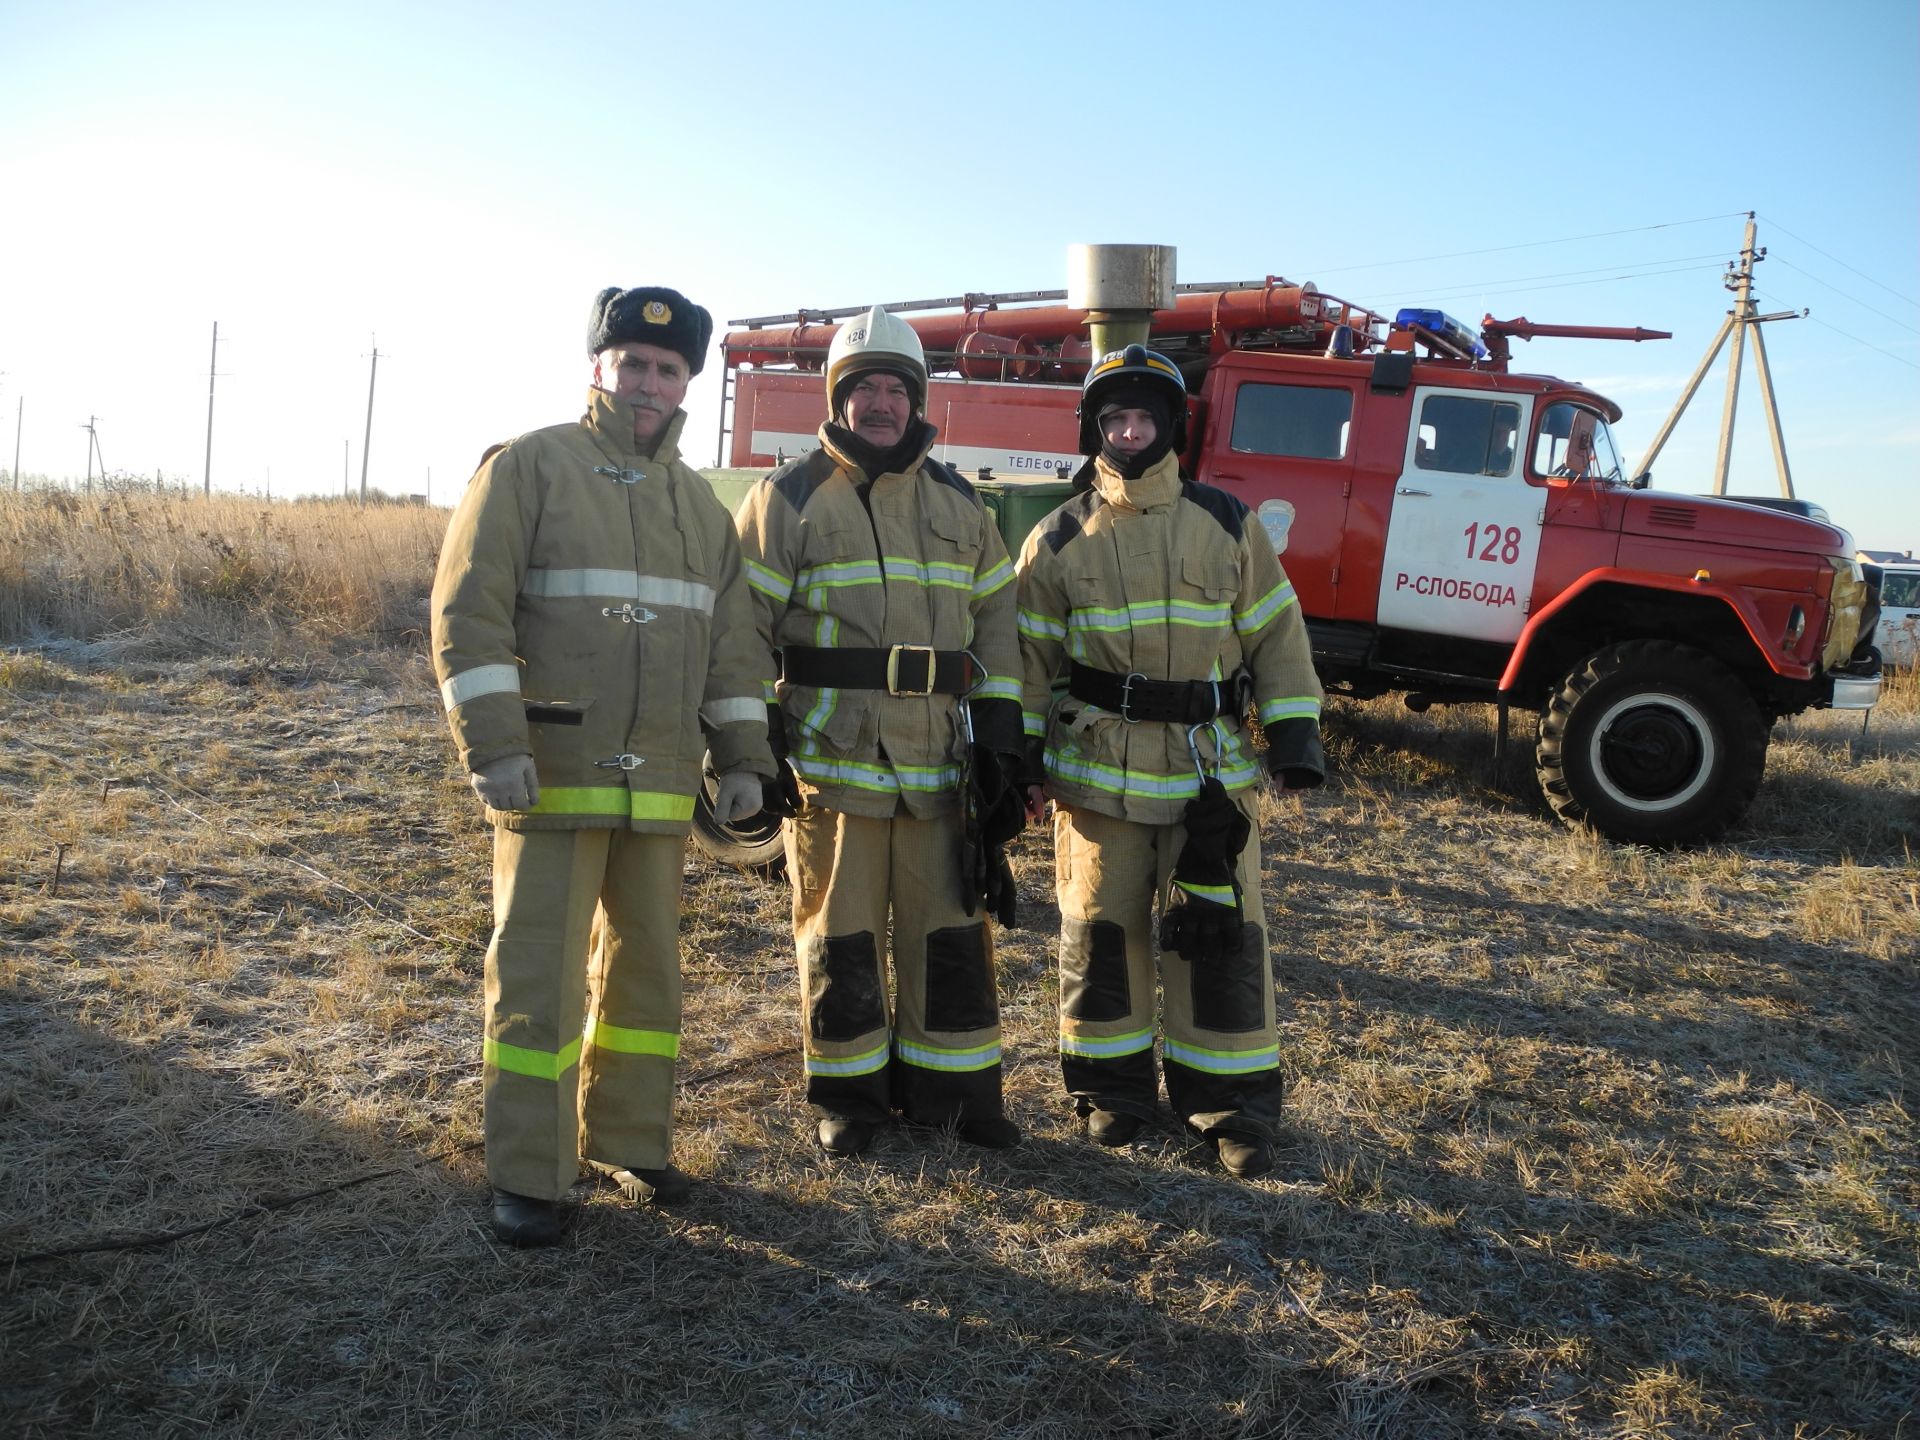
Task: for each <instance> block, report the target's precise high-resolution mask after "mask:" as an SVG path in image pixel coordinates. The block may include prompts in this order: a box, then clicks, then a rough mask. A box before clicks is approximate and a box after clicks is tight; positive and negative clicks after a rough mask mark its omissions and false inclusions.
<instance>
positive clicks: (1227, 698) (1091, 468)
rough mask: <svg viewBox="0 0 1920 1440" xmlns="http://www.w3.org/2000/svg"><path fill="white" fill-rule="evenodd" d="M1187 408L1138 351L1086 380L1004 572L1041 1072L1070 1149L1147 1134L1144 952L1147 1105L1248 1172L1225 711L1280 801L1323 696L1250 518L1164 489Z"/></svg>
mask: <svg viewBox="0 0 1920 1440" xmlns="http://www.w3.org/2000/svg"><path fill="white" fill-rule="evenodd" d="M1186 408H1187V396H1186V386H1185V383H1184V381H1183V380H1182V378H1181V375H1180V372H1179V370H1178V369H1177V368H1176V367H1175V366H1174V365H1173V363H1172V362H1171V361H1169V360H1168V359H1167V358H1166V357H1165V356H1163V355H1160V354H1158V353H1157V352H1155V351H1152V350H1149V349H1147V348H1146V347H1145V346H1142V345H1129V346H1127V347H1126V348H1125V349H1124V350H1120V351H1115V352H1113V353H1111V354H1108V355H1106V356H1103V357H1102V358H1101V359H1100V360H1099V361H1097V362H1096V363H1095V364H1094V365H1093V366H1092V367H1091V369H1090V370H1089V372H1088V375H1087V381H1086V386H1085V389H1084V391H1083V392H1082V396H1081V404H1080V448H1081V451H1082V453H1084V454H1086V455H1088V456H1090V457H1092V459H1091V461H1090V463H1089V464H1087V465H1084V466H1082V468H1081V470H1080V474H1079V476H1078V477H1077V479H1078V482H1079V484H1080V485H1081V486H1082V487H1083V488H1081V489H1080V491H1079V493H1078V494H1076V495H1075V496H1074V498H1072V499H1071V500H1069V501H1067V502H1066V504H1064V505H1062V506H1061V507H1060V508H1059V509H1058V510H1056V511H1054V512H1053V514H1052V515H1050V516H1048V517H1047V518H1046V519H1045V520H1043V521H1042V522H1041V523H1040V525H1039V526H1038V527H1037V528H1036V529H1035V530H1034V531H1033V533H1032V534H1030V535H1029V536H1028V537H1027V541H1026V544H1025V546H1024V547H1023V548H1022V551H1021V556H1020V567H1019V573H1020V621H1019V623H1020V643H1021V650H1022V655H1023V664H1024V683H1025V692H1024V703H1023V709H1024V712H1025V713H1024V725H1025V730H1026V733H1027V736H1028V738H1029V743H1030V744H1031V745H1032V746H1033V747H1034V748H1035V749H1038V750H1040V751H1041V752H1042V758H1041V763H1043V764H1044V770H1045V775H1046V793H1047V794H1048V795H1050V796H1051V797H1052V799H1053V800H1054V801H1055V805H1056V809H1055V817H1054V850H1055V866H1056V873H1057V884H1058V889H1059V900H1060V916H1061V926H1060V930H1061V934H1060V1063H1061V1070H1062V1073H1063V1075H1064V1078H1065V1081H1066V1088H1067V1092H1068V1094H1069V1095H1071V1096H1072V1097H1073V1100H1074V1104H1075V1108H1076V1110H1077V1111H1078V1113H1079V1114H1080V1115H1081V1116H1082V1117H1083V1118H1084V1120H1085V1122H1086V1126H1087V1133H1088V1135H1089V1137H1090V1138H1091V1139H1093V1140H1095V1141H1096V1142H1098V1143H1100V1144H1102V1145H1116V1146H1117V1145H1125V1144H1127V1143H1128V1142H1129V1141H1131V1140H1133V1139H1134V1138H1135V1137H1136V1136H1137V1135H1138V1134H1139V1133H1140V1131H1141V1129H1142V1127H1143V1126H1144V1125H1145V1124H1146V1123H1147V1122H1148V1121H1149V1120H1151V1119H1152V1117H1153V1113H1154V1101H1155V1095H1156V1092H1157V1090H1158V1085H1157V1082H1156V1077H1155V1074H1154V1010H1155V990H1156V985H1155V979H1156V974H1155V954H1156V949H1157V950H1158V956H1159V966H1158V979H1159V982H1160V984H1159V988H1160V989H1161V990H1162V991H1163V993H1164V996H1165V1014H1164V1016H1163V1024H1164V1035H1165V1041H1164V1057H1163V1068H1164V1071H1165V1075H1166V1088H1167V1099H1168V1101H1169V1103H1170V1104H1171V1106H1172V1108H1173V1111H1174V1113H1175V1115H1177V1116H1178V1117H1179V1119H1180V1120H1181V1121H1182V1122H1183V1123H1184V1124H1185V1125H1186V1126H1187V1127H1188V1128H1189V1129H1190V1130H1192V1131H1194V1132H1196V1133H1197V1134H1199V1135H1200V1136H1202V1137H1204V1138H1205V1139H1206V1140H1208V1141H1210V1142H1211V1143H1212V1145H1213V1147H1214V1150H1215V1152H1216V1153H1217V1155H1218V1156H1219V1159H1220V1162H1221V1164H1222V1165H1223V1166H1224V1167H1225V1168H1226V1169H1227V1170H1228V1171H1229V1172H1230V1173H1232V1174H1234V1175H1236V1176H1242V1177H1250V1176H1254V1175H1260V1174H1263V1173H1265V1172H1266V1171H1267V1170H1269V1169H1271V1168H1272V1165H1273V1141H1274V1136H1275V1126H1276V1123H1277V1121H1278V1119H1279V1115H1280V1103H1281V1082H1280V1071H1279V1044H1278V1035H1277V1030H1276V1025H1275V1013H1274V980H1273V968H1272V964H1271V961H1270V958H1269V954H1268V946H1267V934H1266V919H1265V915H1264V912H1263V909H1262V905H1261V898H1260V854H1259V843H1258V840H1257V839H1256V838H1255V835H1256V831H1257V824H1256V819H1257V813H1258V809H1257V801H1258V794H1259V790H1258V786H1259V782H1260V779H1261V769H1262V764H1261V757H1260V756H1258V755H1257V754H1256V753H1255V752H1254V750H1253V748H1252V746H1251V745H1250V744H1249V743H1248V737H1247V735H1246V733H1245V729H1244V716H1245V715H1246V713H1247V711H1248V710H1249V709H1250V708H1251V709H1253V710H1255V711H1256V712H1257V714H1258V716H1259V719H1260V723H1261V726H1262V727H1263V729H1264V731H1265V734H1266V741H1267V748H1266V754H1265V757H1264V760H1265V770H1266V773H1267V776H1268V778H1269V780H1270V783H1271V784H1272V785H1273V786H1274V787H1275V788H1276V789H1282V790H1285V789H1301V788H1306V787H1310V786H1314V785H1318V784H1319V783H1320V782H1321V780H1322V779H1323V778H1324V774H1325V761H1324V759H1323V756H1322V752H1321V746H1320V722H1319V717H1320V699H1321V691H1320V685H1319V682H1318V680H1317V679H1316V678H1315V676H1314V672H1313V665H1312V659H1311V655H1310V652H1309V648H1308V643H1307V632H1306V626H1305V623H1304V622H1303V621H1302V619H1301V616H1300V607H1299V605H1298V603H1296V601H1295V599H1294V594H1293V588H1292V586H1291V585H1289V584H1288V583H1287V577H1286V575H1285V574H1284V573H1283V572H1282V570H1281V568H1280V564H1279V561H1278V560H1277V559H1276V557H1275V555H1274V550H1273V545H1272V543H1271V542H1270V541H1269V539H1268V536H1267V533H1266V531H1265V530H1264V529H1263V527H1262V526H1261V524H1260V523H1259V519H1258V517H1257V516H1255V515H1254V514H1252V513H1251V512H1250V511H1249V510H1248V508H1247V507H1246V506H1245V505H1244V504H1242V503H1241V502H1240V501H1239V500H1237V499H1235V498H1234V497H1233V496H1231V495H1228V494H1226V493H1225V492H1224V491H1221V490H1217V489H1215V488H1213V487H1212V486H1208V485H1196V484H1194V483H1192V482H1191V481H1189V480H1186V479H1184V478H1182V476H1181V474H1180V470H1179V458H1178V457H1179V452H1180V450H1181V449H1182V447H1183V442H1184V439H1185V430H1186ZM1031 763H1032V762H1030V764H1031ZM1034 802H1035V804H1036V807H1037V804H1038V795H1037V792H1036V794H1035V796H1034ZM1156 902H1157V906H1158V909H1159V913H1160V923H1159V926H1158V929H1157V932H1156V929H1155V927H1154V925H1153V911H1154V909H1155V907H1156ZM1156 940H1157V941H1158V944H1157V946H1156Z"/></svg>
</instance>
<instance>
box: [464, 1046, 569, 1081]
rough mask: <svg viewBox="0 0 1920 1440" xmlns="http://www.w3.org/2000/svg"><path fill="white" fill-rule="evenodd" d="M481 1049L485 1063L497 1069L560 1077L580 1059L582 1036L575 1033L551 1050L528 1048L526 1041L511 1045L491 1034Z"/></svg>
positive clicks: (543, 1078) (544, 1076) (543, 1076)
mask: <svg viewBox="0 0 1920 1440" xmlns="http://www.w3.org/2000/svg"><path fill="white" fill-rule="evenodd" d="M482 1053H483V1055H484V1057H485V1059H486V1063H487V1064H489V1065H491V1066H493V1068H494V1069H496V1070H506V1071H510V1072H511V1073H513V1074H515V1075H530V1076H532V1077H533V1078H534V1079H535V1080H558V1079H559V1078H560V1077H561V1076H562V1075H564V1074H566V1073H567V1071H569V1070H571V1069H572V1068H573V1067H574V1066H576V1065H578V1064H579V1063H580V1037H579V1036H577V1035H576V1036H575V1037H574V1038H573V1039H572V1040H571V1041H569V1042H568V1043H567V1044H565V1045H563V1046H562V1047H561V1048H560V1051H559V1053H558V1054H556V1053H554V1052H553V1051H551V1050H529V1049H527V1048H526V1047H525V1046H524V1045H509V1044H507V1042H506V1041H504V1040H496V1039H494V1038H493V1037H492V1036H491V1035H489V1036H487V1040H486V1044H485V1046H484V1047H483V1049H482Z"/></svg>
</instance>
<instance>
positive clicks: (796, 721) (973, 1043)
mask: <svg viewBox="0 0 1920 1440" xmlns="http://www.w3.org/2000/svg"><path fill="white" fill-rule="evenodd" d="M826 384H827V395H828V400H829V407H830V418H829V419H828V420H827V421H826V422H825V423H823V424H822V425H821V427H820V432H819V439H820V446H819V448H818V449H817V450H814V451H812V452H810V453H808V454H806V455H804V456H802V457H800V458H799V459H797V460H793V461H790V462H788V463H787V464H785V465H783V466H781V467H780V468H779V469H778V470H776V471H774V473H773V474H772V475H770V476H768V477H767V478H766V479H765V480H764V481H762V482H761V483H760V484H759V485H757V486H756V487H755V488H754V490H753V491H752V493H751V494H749V495H748V497H747V499H746V500H745V501H744V502H742V504H741V507H740V511H739V514H738V515H737V516H736V517H735V522H736V524H737V525H738V527H739V530H740V543H741V549H742V551H743V552H744V554H745V556H746V564H747V577H748V582H749V584H750V585H751V586H752V589H753V596H754V613H755V615H756V617H757V619H758V621H759V627H760V636H761V639H762V640H763V641H765V642H766V643H767V644H768V645H770V646H771V647H772V648H773V649H774V651H775V652H776V654H777V656H778V663H779V667H780V678H779V683H778V685H777V687H776V688H775V690H773V691H771V692H770V695H769V698H770V701H771V703H770V707H769V713H770V716H771V721H770V723H771V725H772V728H773V731H774V748H775V751H776V753H778V754H780V755H782V756H783V757H784V760H785V764H786V765H788V766H790V767H791V769H792V771H793V772H794V773H795V774H796V775H797V777H798V784H797V786H795V787H794V790H793V799H794V800H796V801H798V802H799V804H798V809H797V813H796V814H795V815H794V816H793V818H792V820H791V822H790V823H789V824H788V826H787V832H786V844H787V871H788V876H789V878H790V879H791V881H792V883H793V929H794V943H795V947H796V949H797V950H798V952H799V962H800V974H801V989H802V1028H803V1037H802V1038H803V1047H804V1052H805V1061H806V1073H807V1100H808V1103H809V1104H810V1106H811V1107H812V1109H813V1112H814V1115H815V1117H816V1120H817V1125H818V1133H819V1139H820V1143H821V1145H822V1146H823V1147H824V1148H825V1149H826V1150H827V1151H828V1152H829V1153H831V1154H836V1155H852V1154H858V1153H860V1152H861V1151H863V1150H865V1149H866V1148H867V1147H868V1145H870V1144H871V1143H872V1141H873V1139H874V1135H875V1133H876V1130H877V1128H878V1127H879V1126H880V1125H881V1124H883V1123H884V1122H885V1121H887V1120H888V1119H889V1118H890V1116H891V1114H892V1112H894V1111H896V1110H897V1111H899V1112H901V1114H902V1115H903V1116H904V1117H905V1118H906V1120H907V1121H908V1122H909V1123H911V1124H918V1125H923V1126H935V1125H951V1126H953V1127H954V1129H955V1130H956V1131H957V1133H958V1135H959V1138H960V1139H962V1140H963V1141H966V1142H968V1143H971V1144H975V1145H981V1146H986V1147H990V1148H1001V1147H1005V1146H1009V1145H1012V1144H1015V1143H1016V1142H1017V1141H1018V1140H1019V1138H1020V1131H1019V1129H1018V1128H1017V1127H1016V1126H1015V1125H1014V1124H1013V1122H1011V1121H1010V1120H1008V1119H1007V1118H1006V1117H1005V1115H1004V1113H1003V1111H1002V1106H1001V1085H1000V1013H999V1004H998V996H997V992H996V984H995V978H994V965H993V940H992V935H991V933H990V932H989V929H988V926H987V912H989V911H991V912H994V913H996V914H998V915H999V916H1000V918H1001V920H1002V922H1003V923H1008V922H1010V921H1011V918H1012V901H1013V891H1012V877H1011V874H1010V873H1009V872H1008V870H1007V868H1006V864H1005V861H1004V859H1003V858H1002V857H1001V856H1000V855H999V853H998V850H997V845H998V843H999V842H1001V841H1004V840H1005V839H1006V838H1010V836H1011V835H1012V834H1013V833H1016V832H1017V831H1018V830H1019V828H1020V825H1021V814H1020V810H1021V805H1020V794H1019V791H1018V788H1017V785H1016V783H1015V782H1016V780H1017V778H1018V776H1017V768H1018V766H1019V763H1020V748H1021V734H1020V682H1019V678H1018V665H1019V641H1018V638H1017V637H1016V635H1015V631H1014V608H1015V607H1014V587H1013V567H1012V565H1011V563H1010V562H1009V560H1008V558H1007V553H1006V546H1005V544H1004V543H1003V542H1002V540H1001V538H1000V532H999V530H998V529H997V528H995V524H994V520H993V517H992V515H991V514H989V513H988V511H987V510H986V508H985V506H984V505H983V504H982V502H981V500H980V497H979V496H978V495H977V494H976V493H975V492H974V489H973V487H972V486H971V485H969V484H968V483H967V482H966V481H965V480H964V479H962V478H961V477H960V475H959V474H958V473H957V472H955V471H954V470H953V469H951V468H950V467H948V466H946V465H943V464H940V463H939V462H938V461H935V460H933V459H930V458H929V453H928V452H929V451H930V450H931V448H932V446H933V441H934V436H935V431H934V428H933V426H932V425H930V424H928V423H927V421H926V420H925V418H924V417H923V412H924V409H925V405H926V394H927V364H926V358H925V355H924V353H923V351H922V349H921V346H920V339H919V336H918V335H916V334H915V333H914V331H913V328H912V327H911V326H909V325H908V324H907V323H906V322H905V321H904V320H902V319H900V318H899V317H898V316H896V315H893V314H890V313H889V312H887V311H885V310H883V309H881V308H880V307H878V306H875V307H874V308H873V309H872V310H870V311H869V312H868V313H867V314H865V315H863V316H857V317H854V318H852V319H850V320H848V321H847V322H846V323H845V324H843V325H842V326H841V327H840V330H839V331H838V333H837V334H836V335H835V336H834V339H833V343H832V346H831V347H830V350H829V353H828V357H827V374H826ZM890 929H891V937H892V952H893V975H894V981H895V986H894V993H893V994H892V995H891V996H889V993H888V985H887V949H888V936H889V930H890Z"/></svg>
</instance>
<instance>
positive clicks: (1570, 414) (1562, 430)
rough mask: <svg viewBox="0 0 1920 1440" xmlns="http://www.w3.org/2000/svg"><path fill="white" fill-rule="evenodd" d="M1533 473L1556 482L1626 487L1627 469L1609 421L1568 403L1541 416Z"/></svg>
mask: <svg viewBox="0 0 1920 1440" xmlns="http://www.w3.org/2000/svg"><path fill="white" fill-rule="evenodd" d="M1533 470H1534V473H1535V474H1536V475H1541V476H1546V477H1550V478H1555V479H1572V480H1593V481H1598V482H1600V483H1601V484H1607V485H1624V484H1626V468H1625V467H1624V466H1623V465H1622V464H1621V463H1620V451H1619V448H1618V447H1617V446H1616V445H1615V444H1614V443H1613V432H1612V431H1611V430H1610V429H1608V428H1607V422H1606V418H1605V417H1604V416H1602V415H1601V414H1600V413H1599V412H1597V411H1594V410H1588V409H1586V408H1585V407H1583V406H1579V405H1574V404H1570V403H1569V402H1567V401H1564V400H1562V401H1560V402H1558V403H1557V404H1553V405H1549V406H1548V407H1547V408H1546V409H1545V411H1543V412H1542V413H1541V416H1540V428H1539V430H1538V431H1537V432H1536V433H1535V435H1534V441H1533Z"/></svg>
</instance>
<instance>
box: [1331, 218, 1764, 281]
mask: <svg viewBox="0 0 1920 1440" xmlns="http://www.w3.org/2000/svg"><path fill="white" fill-rule="evenodd" d="M1746 213H1747V212H1746V211H1744V210H1730V211H1728V212H1727V213H1726V214H1725V215H1702V216H1701V217H1700V218H1699V219H1697V220H1665V221H1662V222H1661V223H1660V224H1658V225H1633V226H1629V227H1628V228H1627V229H1625V230H1596V231H1594V232H1593V233H1592V234H1590V235H1563V236H1561V237H1560V238H1559V239H1557V240H1527V241H1523V242H1522V243H1520V244H1518V245H1493V246H1489V247H1488V248H1487V249H1485V250H1454V251H1451V252H1449V253H1448V254H1445V255H1420V256H1415V257H1412V258H1409V259H1405V260H1375V261H1371V262H1369V263H1368V264H1365V265H1343V266H1339V267H1337V268H1334V269H1326V270H1323V269H1321V268H1320V267H1318V266H1315V267H1312V268H1313V269H1314V271H1315V273H1316V274H1324V275H1346V274H1350V273H1352V272H1353V271H1355V270H1381V269H1385V268H1386V267H1387V266H1390V265H1424V264H1426V263H1427V262H1428V261H1429V260H1461V259H1465V258H1467V257H1468V256H1472V255H1499V254H1502V253H1504V252H1506V251H1508V250H1537V249H1540V248H1541V247H1543V246H1547V245H1571V244H1573V243H1574V242H1576V241H1579V240H1608V239H1611V238H1612V237H1614V236H1616V235H1642V234H1645V233H1646V232H1647V231H1649V230H1673V229H1678V228H1679V227H1681V226H1683V225H1705V224H1708V223H1710V222H1712V221H1715V220H1731V219H1734V218H1737V217H1744V216H1745V215H1746Z"/></svg>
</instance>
